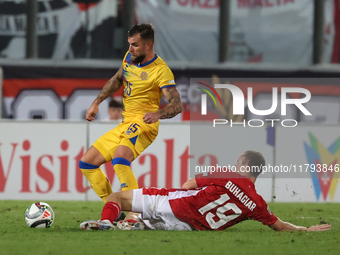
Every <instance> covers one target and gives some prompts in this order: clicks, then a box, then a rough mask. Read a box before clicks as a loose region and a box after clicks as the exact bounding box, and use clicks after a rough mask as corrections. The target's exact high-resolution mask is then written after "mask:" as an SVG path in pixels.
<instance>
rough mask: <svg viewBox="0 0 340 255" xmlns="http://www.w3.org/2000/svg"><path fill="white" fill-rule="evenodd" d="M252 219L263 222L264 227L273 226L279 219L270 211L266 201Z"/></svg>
mask: <svg viewBox="0 0 340 255" xmlns="http://www.w3.org/2000/svg"><path fill="white" fill-rule="evenodd" d="M252 219H253V220H256V221H259V222H261V223H262V224H263V225H272V224H274V223H275V222H276V221H277V217H276V216H275V215H274V214H273V213H272V212H271V211H270V209H269V206H268V205H267V203H266V202H264V201H263V204H262V206H261V208H260V210H259V212H257V213H256V214H255V215H254V216H253V217H252Z"/></svg>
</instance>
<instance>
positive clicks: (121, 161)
mask: <svg viewBox="0 0 340 255" xmlns="http://www.w3.org/2000/svg"><path fill="white" fill-rule="evenodd" d="M112 165H125V166H130V165H131V162H130V161H129V160H127V159H126V158H122V157H116V158H114V159H112Z"/></svg>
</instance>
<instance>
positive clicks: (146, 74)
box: [140, 72, 148, 81]
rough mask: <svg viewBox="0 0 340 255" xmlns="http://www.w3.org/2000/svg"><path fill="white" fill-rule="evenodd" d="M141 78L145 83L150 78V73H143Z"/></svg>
mask: <svg viewBox="0 0 340 255" xmlns="http://www.w3.org/2000/svg"><path fill="white" fill-rule="evenodd" d="M140 78H141V79H142V80H143V81H145V80H146V79H147V78H148V73H146V72H142V73H141V74H140Z"/></svg>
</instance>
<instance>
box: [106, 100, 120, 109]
mask: <svg viewBox="0 0 340 255" xmlns="http://www.w3.org/2000/svg"><path fill="white" fill-rule="evenodd" d="M111 107H113V108H123V104H122V103H120V102H118V101H116V100H114V99H112V100H111V101H110V103H109V108H111Z"/></svg>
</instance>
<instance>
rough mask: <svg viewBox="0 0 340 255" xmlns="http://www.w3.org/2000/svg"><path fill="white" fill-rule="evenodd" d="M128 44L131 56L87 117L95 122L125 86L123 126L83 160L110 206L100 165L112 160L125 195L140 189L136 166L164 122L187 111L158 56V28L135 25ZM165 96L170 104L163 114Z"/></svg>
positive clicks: (84, 169) (107, 184)
mask: <svg viewBox="0 0 340 255" xmlns="http://www.w3.org/2000/svg"><path fill="white" fill-rule="evenodd" d="M128 42H129V44H130V46H129V51H128V52H127V53H126V55H125V57H124V59H123V62H122V66H121V67H120V68H119V70H118V71H117V73H116V74H115V75H114V76H113V77H112V78H111V79H110V80H109V81H108V82H107V83H106V84H105V86H104V87H103V89H102V91H101V92H100V94H99V95H98V97H97V98H96V99H95V100H94V101H93V103H92V105H91V106H90V108H89V109H88V111H87V113H86V119H87V120H88V121H93V120H94V116H95V115H96V114H97V113H98V110H99V104H100V103H101V102H103V101H104V100H105V99H106V98H108V97H110V96H112V95H113V94H114V93H115V92H116V91H117V90H119V88H120V87H121V86H122V85H124V98H123V103H124V111H123V116H124V118H123V122H122V123H120V124H119V125H118V126H117V127H116V128H114V129H112V130H111V131H109V132H107V133H106V134H104V135H103V136H102V137H100V138H99V139H98V140H97V141H96V142H95V143H94V144H93V145H92V146H91V147H90V148H89V149H88V151H87V152H86V153H85V154H84V155H83V157H82V158H81V160H80V161H79V167H80V169H81V171H82V172H83V174H84V175H85V176H86V178H87V179H88V180H89V182H90V184H91V186H92V188H93V190H94V191H95V192H96V193H97V195H98V196H99V197H100V198H102V199H103V201H104V203H105V202H106V198H107V197H108V195H109V194H111V193H112V189H111V184H110V182H109V181H108V179H107V177H106V175H105V174H104V172H103V171H102V170H101V169H100V168H99V167H100V165H102V164H103V163H105V162H108V161H111V160H112V164H113V168H114V170H115V172H116V174H117V176H118V178H119V181H120V183H121V188H122V190H123V191H125V190H131V189H137V188H138V183H137V179H136V177H135V175H134V174H133V172H132V170H131V168H130V164H131V162H132V161H133V160H134V159H135V158H137V157H138V156H139V155H140V154H141V152H142V151H144V150H145V149H146V148H147V147H148V146H149V145H150V144H151V143H152V142H153V141H154V140H155V138H156V136H157V133H158V126H159V119H167V118H172V117H174V116H176V115H177V114H178V113H180V112H181V111H182V103H181V98H180V95H179V93H178V91H177V89H176V84H175V81H174V76H173V74H172V72H171V70H170V68H169V67H168V66H167V65H166V63H165V62H164V61H163V60H162V59H161V58H160V57H159V56H157V55H156V54H155V53H154V51H153V43H154V29H153V26H152V25H151V24H137V25H135V26H133V27H132V28H131V30H130V31H129V32H128ZM162 94H164V96H165V98H166V99H167V101H168V102H169V104H168V105H167V106H166V107H165V108H164V109H162V110H159V102H160V99H161V97H162Z"/></svg>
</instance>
